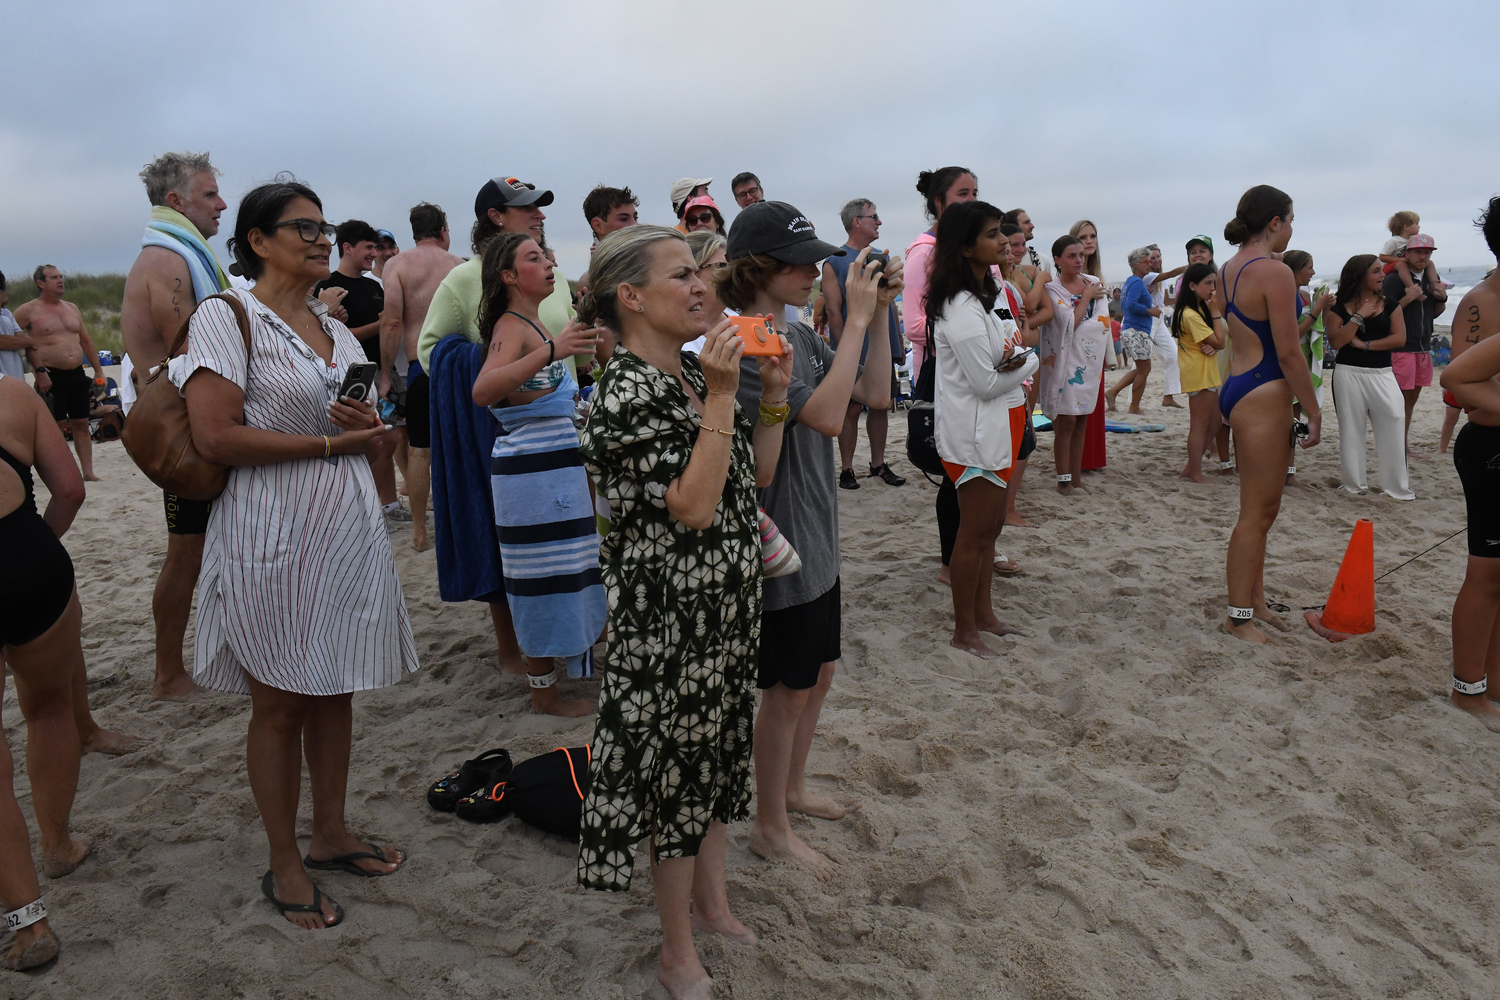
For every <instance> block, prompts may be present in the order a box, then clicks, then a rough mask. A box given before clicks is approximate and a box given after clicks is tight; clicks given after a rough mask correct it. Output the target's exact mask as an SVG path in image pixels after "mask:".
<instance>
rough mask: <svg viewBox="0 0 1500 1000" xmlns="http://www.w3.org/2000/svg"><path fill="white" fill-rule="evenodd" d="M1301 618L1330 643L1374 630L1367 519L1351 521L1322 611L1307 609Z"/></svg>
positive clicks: (1371, 544)
mask: <svg viewBox="0 0 1500 1000" xmlns="http://www.w3.org/2000/svg"><path fill="white" fill-rule="evenodd" d="M1303 617H1304V618H1306V619H1307V624H1309V625H1311V626H1312V629H1313V631H1314V632H1316V633H1318V634H1319V635H1321V636H1322V637H1323V638H1325V639H1327V640H1328V641H1329V642H1343V641H1344V640H1345V639H1347V638H1349V637H1350V636H1353V635H1364V634H1365V633H1367V632H1373V631H1375V525H1374V524H1373V523H1372V522H1371V521H1370V520H1369V519H1368V518H1363V517H1362V518H1360V519H1359V520H1358V521H1355V522H1354V534H1353V535H1352V536H1351V537H1350V539H1349V548H1348V550H1347V551H1345V552H1344V562H1343V565H1341V566H1340V567H1339V575H1338V576H1337V577H1335V578H1334V581H1333V591H1332V592H1331V593H1330V594H1329V595H1328V603H1327V604H1326V605H1324V606H1323V610H1322V612H1321V613H1320V612H1317V611H1308V612H1305V613H1304V614H1303Z"/></svg>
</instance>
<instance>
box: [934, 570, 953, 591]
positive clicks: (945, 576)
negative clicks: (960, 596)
mask: <svg viewBox="0 0 1500 1000" xmlns="http://www.w3.org/2000/svg"><path fill="white" fill-rule="evenodd" d="M938 583H941V584H942V585H943V586H945V587H951V586H953V572H952V571H951V570H950V569H949V568H948V567H947V566H939V567H938Z"/></svg>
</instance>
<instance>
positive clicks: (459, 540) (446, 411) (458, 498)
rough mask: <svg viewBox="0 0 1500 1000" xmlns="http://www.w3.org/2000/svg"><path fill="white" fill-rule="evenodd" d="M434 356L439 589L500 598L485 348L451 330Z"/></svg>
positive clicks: (445, 595)
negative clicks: (479, 400) (480, 388)
mask: <svg viewBox="0 0 1500 1000" xmlns="http://www.w3.org/2000/svg"><path fill="white" fill-rule="evenodd" d="M430 361H431V364H430V365H429V370H428V372H427V378H428V385H429V390H428V391H429V394H430V396H429V398H430V400H431V412H432V520H433V526H434V535H435V544H436V548H437V569H438V594H439V595H440V596H441V597H442V599H443V600H445V601H451V602H458V601H489V602H491V603H498V602H499V601H502V600H504V597H503V596H502V595H503V593H504V591H503V590H502V589H501V588H502V586H503V582H504V581H503V579H502V577H501V574H500V545H499V540H498V539H497V538H496V535H495V508H494V504H493V503H492V501H491V499H490V481H489V480H490V468H489V465H490V457H489V456H490V450H491V447H492V446H493V443H494V439H495V421H494V420H493V419H492V418H491V417H490V414H489V411H488V410H486V409H484V408H483V407H480V406H475V405H474V396H473V392H474V380H475V379H477V378H478V377H479V369H480V368H481V367H483V366H484V348H483V347H482V346H480V345H479V344H475V343H471V342H470V341H469V340H468V339H467V338H465V337H464V336H463V335H462V334H458V333H453V334H449V335H448V336H446V337H444V338H443V339H442V340H440V341H438V344H437V346H436V347H434V348H433V349H432V356H431V359H430Z"/></svg>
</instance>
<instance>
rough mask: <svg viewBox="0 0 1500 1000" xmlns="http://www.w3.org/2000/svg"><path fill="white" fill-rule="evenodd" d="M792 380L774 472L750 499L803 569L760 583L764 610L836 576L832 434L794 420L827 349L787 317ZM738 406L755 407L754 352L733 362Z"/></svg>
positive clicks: (822, 371)
mask: <svg viewBox="0 0 1500 1000" xmlns="http://www.w3.org/2000/svg"><path fill="white" fill-rule="evenodd" d="M786 339H787V340H789V341H791V343H792V383H791V385H790V386H788V387H787V394H786V401H787V404H788V405H789V406H791V408H792V413H791V416H789V417H788V418H787V425H786V432H785V434H784V435H783V436H782V439H781V458H780V459H779V460H778V461H777V463H776V478H775V479H773V480H772V481H771V485H770V486H768V487H766V488H765V489H763V490H761V491H759V493H758V495H757V499H758V500H759V501H760V505H761V507H762V508H764V509H765V512H766V513H767V514H769V515H770V516H771V520H773V521H775V522H776V526H777V527H778V528H780V529H781V533H782V534H783V535H785V536H786V538H787V541H788V542H791V544H792V548H793V549H795V550H796V551H797V555H798V556H800V557H801V558H802V569H801V571H800V572H797V573H793V574H792V575H791V576H778V577H773V578H772V579H769V580H767V581H766V582H765V590H764V595H765V610H767V611H779V610H781V609H782V608H790V607H795V606H796V605H798V604H806V603H808V602H809V601H813V600H816V599H817V598H819V597H822V596H823V595H824V594H826V593H828V591H829V590H831V589H832V588H833V584H834V581H835V580H837V579H838V578H839V500H838V487H837V482H838V479H837V476H838V469H837V467H836V466H835V465H834V462H833V438H831V437H826V436H824V435H822V434H819V433H818V432H817V431H815V430H813V429H812V428H811V427H807V426H805V425H803V424H800V423H798V422H797V414H798V413H800V412H801V411H802V407H803V406H805V405H806V404H807V401H808V399H810V398H811V397H812V394H813V390H814V389H816V388H817V387H818V385H819V384H820V383H821V382H822V381H823V377H824V376H825V375H827V374H828V369H829V367H830V366H831V365H832V364H833V351H832V350H830V349H829V347H828V345H827V344H825V343H823V341H822V339H821V338H820V337H819V336H818V335H817V334H816V333H813V332H812V328H811V327H809V326H807V325H806V324H803V323H789V324H788V325H787V329H786ZM738 396H739V403H740V408H741V409H743V410H744V411H745V412H746V413H759V412H760V369H759V368H758V367H757V365H756V363H755V360H754V359H753V358H747V359H746V360H744V361H742V362H740V389H739V394H738Z"/></svg>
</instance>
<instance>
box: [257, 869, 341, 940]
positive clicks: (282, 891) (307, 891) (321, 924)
mask: <svg viewBox="0 0 1500 1000" xmlns="http://www.w3.org/2000/svg"><path fill="white" fill-rule="evenodd" d="M271 892H272V893H273V894H274V895H275V896H276V898H277V899H279V900H281V902H283V903H301V904H302V905H304V906H308V905H311V904H312V901H313V884H312V879H310V878H308V876H307V872H306V871H304V870H303V869H302V867H301V866H300V865H298V866H297V868H296V870H295V871H293V872H291V873H289V874H288V875H287V878H286V880H285V882H284V883H282V882H278V881H276V880H275V878H274V876H273V878H272V882H271ZM319 898H321V900H322V902H323V905H322V906H321V907H320V908H319V910H320V912H318V913H297V912H292V913H283V914H282V916H283V917H285V918H286V921H287V923H289V924H296V925H297V926H298V927H300V928H302V929H303V930H305V931H320V930H324V929H325V928H327V927H328V926H329V925H330V924H332V923H334V922H336V921H337V920H338V918H339V914H338V911H337V910H335V909H334V903H333V900H331V899H329V898H328V894H327V893H326V892H325V893H321V894H320V895H319Z"/></svg>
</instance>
